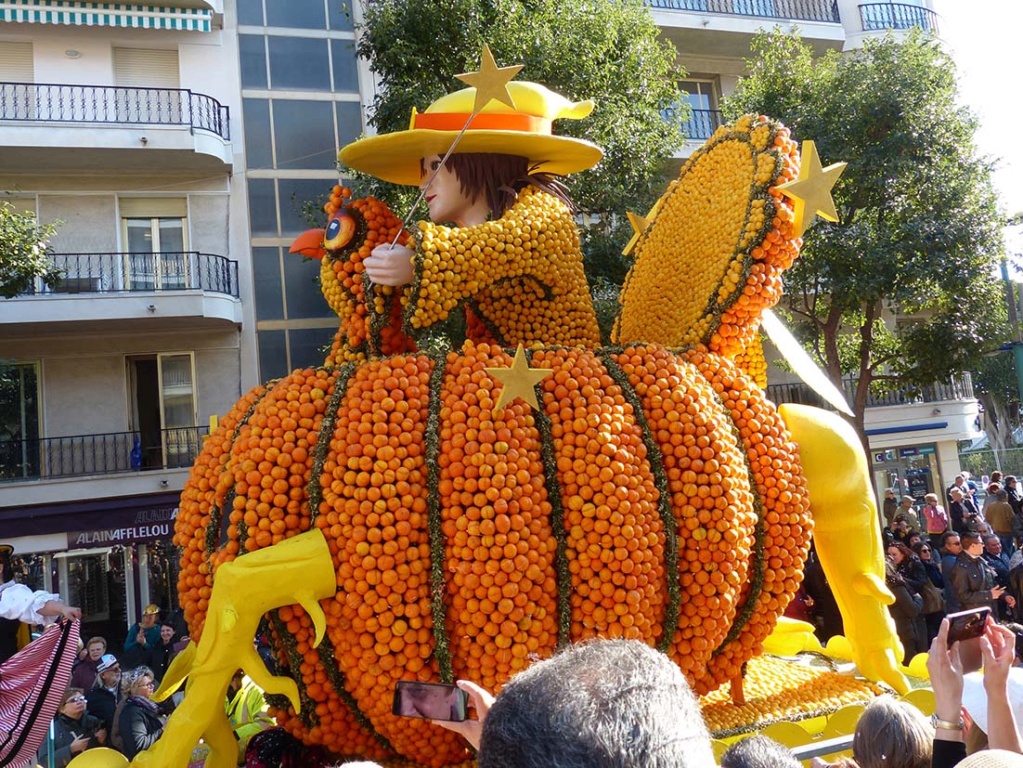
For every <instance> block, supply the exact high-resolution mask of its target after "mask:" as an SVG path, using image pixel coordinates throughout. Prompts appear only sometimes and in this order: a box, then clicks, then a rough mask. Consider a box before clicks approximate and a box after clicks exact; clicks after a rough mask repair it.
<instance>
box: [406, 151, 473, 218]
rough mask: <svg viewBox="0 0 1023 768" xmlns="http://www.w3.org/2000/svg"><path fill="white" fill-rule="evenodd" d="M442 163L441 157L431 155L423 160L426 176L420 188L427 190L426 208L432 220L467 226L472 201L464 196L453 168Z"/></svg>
mask: <svg viewBox="0 0 1023 768" xmlns="http://www.w3.org/2000/svg"><path fill="white" fill-rule="evenodd" d="M440 161H441V156H440V155H431V156H430V157H427V158H426V159H425V160H423V168H425V170H426V175H425V176H424V177H423V181H422V182H421V183H420V184H419V188H420V189H421V190H426V207H427V208H428V209H429V210H430V219H432V220H433V221H435V222H438V223H439V222H445V221H446V222H453V223H455V224H457V225H458V226H465V224H466V222H465V216H466V213H467V212H468V211H469V208H470V206H471V201H470V200H469V199H468V198H467V197H466V196H465V195H463V194H462V185H461V183H460V182H459V181H458V177H457V176H455V173H454V171H452V170H451V167H450V166H448V165H447V164H445V165H444V166H443V167H442V166H441V164H440ZM431 179H433V181H432V182H431V181H430V180H431ZM428 184H429V189H427V185H428Z"/></svg>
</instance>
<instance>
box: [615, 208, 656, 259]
mask: <svg viewBox="0 0 1023 768" xmlns="http://www.w3.org/2000/svg"><path fill="white" fill-rule="evenodd" d="M625 215H626V216H628V217H629V223H630V224H631V225H632V229H633V235H632V237H631V238H630V239H629V242H627V243H626V244H625V248H623V249H622V256H628V255H629V254H630V253H632V249H633V248H635V247H636V243H638V242H639V238H640V236H641V235H642V234H643V233H644V232H646V228H647V227H649V226H650V219H649V218H648V217H646V216H640V215H638V214H635V213H633V212H632V211H626V212H625Z"/></svg>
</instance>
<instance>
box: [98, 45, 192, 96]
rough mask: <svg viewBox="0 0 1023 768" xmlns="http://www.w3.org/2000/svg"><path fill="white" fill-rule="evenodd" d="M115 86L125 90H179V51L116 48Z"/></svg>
mask: <svg viewBox="0 0 1023 768" xmlns="http://www.w3.org/2000/svg"><path fill="white" fill-rule="evenodd" d="M114 84H115V85H119V86H122V87H125V88H179V87H180V79H179V77H178V52H177V50H170V51H167V50H154V49H152V48H114Z"/></svg>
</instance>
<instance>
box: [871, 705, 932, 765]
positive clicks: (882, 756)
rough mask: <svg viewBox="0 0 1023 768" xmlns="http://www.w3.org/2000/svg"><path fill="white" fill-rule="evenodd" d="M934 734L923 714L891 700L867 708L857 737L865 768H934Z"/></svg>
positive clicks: (911, 707)
mask: <svg viewBox="0 0 1023 768" xmlns="http://www.w3.org/2000/svg"><path fill="white" fill-rule="evenodd" d="M933 739H934V731H933V730H931V728H930V726H929V724H928V723H927V719H926V718H925V717H924V716H923V714H921V712H920V710H918V709H916V708H915V707H913V706H911V705H909V704H906V703H905V702H902V701H896V700H895V699H893V698H892V697H891V696H881V697H880V698H877V699H874V700H873V701H872V702H870V704H869V705H868V706H867V708H866V710H865V711H864V712H863V714H862V715H861V716H860V721H859V722H858V723H857V724H856V732H855V733H854V734H853V744H852V748H853V758H854V759H855V760H856V762H857V763H858V764H859V765H860V767H861V768H930V765H931V741H932V740H933Z"/></svg>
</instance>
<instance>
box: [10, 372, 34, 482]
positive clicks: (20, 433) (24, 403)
mask: <svg viewBox="0 0 1023 768" xmlns="http://www.w3.org/2000/svg"><path fill="white" fill-rule="evenodd" d="M39 409H40V397H39V366H38V364H37V363H6V364H5V363H0V480H15V479H20V478H28V477H39V422H40V417H39Z"/></svg>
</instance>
